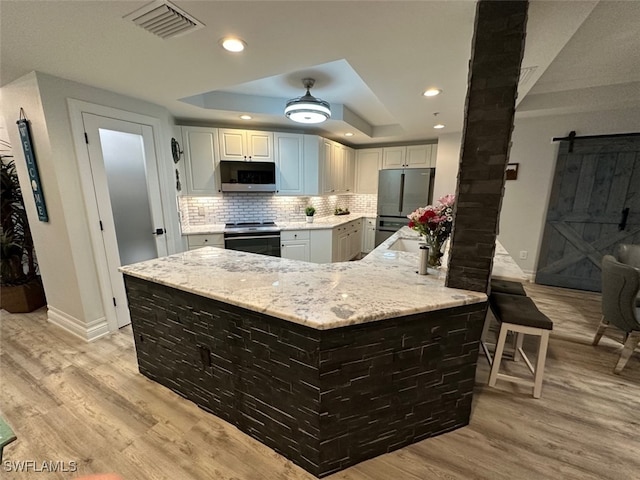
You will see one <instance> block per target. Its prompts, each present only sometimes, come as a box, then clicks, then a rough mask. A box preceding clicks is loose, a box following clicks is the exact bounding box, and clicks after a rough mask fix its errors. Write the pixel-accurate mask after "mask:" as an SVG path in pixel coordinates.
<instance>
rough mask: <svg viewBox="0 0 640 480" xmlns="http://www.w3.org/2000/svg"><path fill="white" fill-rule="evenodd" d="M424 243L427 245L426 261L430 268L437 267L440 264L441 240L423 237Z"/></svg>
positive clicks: (441, 253)
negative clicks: (427, 254)
mask: <svg viewBox="0 0 640 480" xmlns="http://www.w3.org/2000/svg"><path fill="white" fill-rule="evenodd" d="M425 243H426V244H427V246H428V247H429V256H428V258H427V263H428V264H429V266H430V267H431V268H438V267H439V266H440V265H441V264H442V261H441V260H442V255H443V252H442V242H440V241H438V240H436V239H432V238H431V239H430V238H429V237H428V236H427V237H425Z"/></svg>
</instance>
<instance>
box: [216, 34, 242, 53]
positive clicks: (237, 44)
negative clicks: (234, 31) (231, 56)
mask: <svg viewBox="0 0 640 480" xmlns="http://www.w3.org/2000/svg"><path fill="white" fill-rule="evenodd" d="M220 45H222V48H224V49H225V50H226V51H228V52H233V53H238V52H241V51H243V50H244V48H245V47H246V46H247V44H246V43H245V42H244V40H241V39H239V38H235V37H225V38H223V39H221V40H220Z"/></svg>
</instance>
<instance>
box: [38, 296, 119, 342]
mask: <svg viewBox="0 0 640 480" xmlns="http://www.w3.org/2000/svg"><path fill="white" fill-rule="evenodd" d="M47 310H48V311H47V320H48V321H49V322H50V323H53V324H54V325H56V326H58V327H60V328H63V329H64V330H66V331H67V332H69V333H72V334H73V335H75V336H76V337H80V338H82V339H83V340H86V341H87V342H93V341H94V340H97V339H99V338H101V337H104V336H105V335H108V334H109V325H108V324H107V319H106V318H105V317H100V318H98V319H96V320H92V321H91V322H88V323H86V322H83V321H82V320H79V319H77V318H75V317H74V316H72V315H69V314H68V313H65V312H63V311H61V310H58V309H57V308H55V307H52V306H50V305H47Z"/></svg>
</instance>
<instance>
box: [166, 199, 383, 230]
mask: <svg viewBox="0 0 640 480" xmlns="http://www.w3.org/2000/svg"><path fill="white" fill-rule="evenodd" d="M376 202H377V195H375V194H357V195H328V196H322V197H320V196H318V197H309V196H300V197H289V196H277V195H274V194H272V193H225V194H224V195H222V196H216V197H200V196H198V197H189V196H182V197H179V199H178V203H179V206H180V220H181V222H182V224H183V225H184V226H195V225H211V224H221V223H228V222H263V221H274V222H276V223H277V222H301V221H304V217H305V214H304V209H305V207H307V206H308V205H312V206H314V207H315V209H316V215H317V216H319V217H322V216H326V215H332V214H333V211H334V210H335V209H336V208H347V209H349V210H350V211H352V212H371V213H375V211H376Z"/></svg>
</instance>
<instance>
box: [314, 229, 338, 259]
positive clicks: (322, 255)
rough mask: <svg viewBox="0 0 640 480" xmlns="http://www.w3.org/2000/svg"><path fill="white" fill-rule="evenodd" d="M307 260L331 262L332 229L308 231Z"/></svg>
mask: <svg viewBox="0 0 640 480" xmlns="http://www.w3.org/2000/svg"><path fill="white" fill-rule="evenodd" d="M309 235H310V236H309V246H310V247H311V250H310V252H309V261H310V262H313V263H331V262H332V261H333V246H332V241H333V229H331V228H328V229H326V230H311V231H310V232H309Z"/></svg>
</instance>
